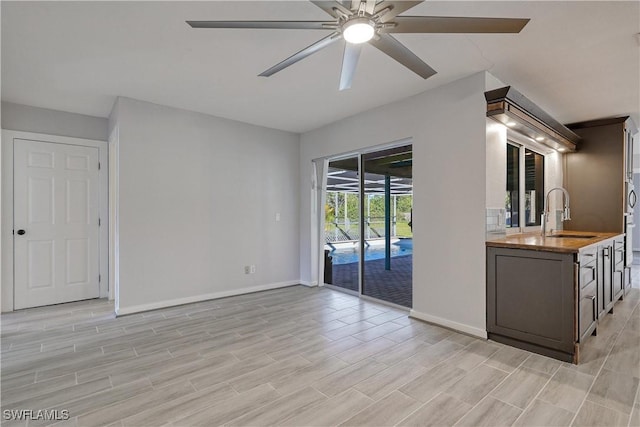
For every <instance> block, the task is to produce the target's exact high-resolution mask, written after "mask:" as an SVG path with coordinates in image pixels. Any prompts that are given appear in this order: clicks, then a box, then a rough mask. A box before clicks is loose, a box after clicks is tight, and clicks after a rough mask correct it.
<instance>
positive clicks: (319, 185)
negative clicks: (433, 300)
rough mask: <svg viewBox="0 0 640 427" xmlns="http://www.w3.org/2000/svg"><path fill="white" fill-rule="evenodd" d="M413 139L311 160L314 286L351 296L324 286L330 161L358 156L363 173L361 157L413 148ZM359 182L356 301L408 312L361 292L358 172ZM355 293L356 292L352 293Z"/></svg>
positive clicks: (362, 257) (330, 286) (312, 273)
mask: <svg viewBox="0 0 640 427" xmlns="http://www.w3.org/2000/svg"><path fill="white" fill-rule="evenodd" d="M413 143H414V142H413V138H412V137H408V138H402V139H399V140H396V141H393V142H388V143H384V144H379V145H373V146H370V147H363V148H360V149H356V150H351V151H346V152H343V153H339V154H334V155H330V156H323V157H318V158H315V159H312V160H311V162H312V164H315V166H312V170H313V171H314V178H315V181H314V182H315V184H314V185H313V190H314V192H315V194H312V200H313V199H314V198H315V200H316V202H315V203H317V205H316V209H313V208H312V209H311V212H312V221H311V227H312V229H311V235H312V236H316V237H317V238H315V239H314V238H313V237H312V239H311V258H312V259H315V271H314V270H312V272H311V277H312V283H317V284H318V285H319V286H327V287H329V288H331V289H336V290H338V291H341V292H345V293H352V291H349V290H345V289H342V288H340V287H339V286H333V285H329V284H327V283H324V242H325V237H324V227H325V221H324V219H325V214H324V208H323V207H324V205H325V203H326V194H327V189H326V179H327V169H328V166H329V162H331V161H333V160H341V159H348V158H351V157H357V158H358V171H359V172H360V171H361V170H362V166H363V165H362V161H363V160H362V158H363V156H364V155H365V154H368V153H374V152H376V151H381V150H386V149H389V148H394V147H401V146H403V145H409V144H411V145H413ZM319 169H321V170H322V173H320V171H319ZM359 175H360V182H359V185H358V197H359V198H360V203H359V205H360V206H359V209H358V214H359V219H358V222H359V224H360V242H359V247H360V251H359V252H360V254H359V259H358V292H357V295H356V296H358V297H359V298H364V299H369V300H371V301H375V302H377V303H381V304H385V305H390V306H393V307H396V308H399V309H405V310H410V309H409V308H407V307H402V306H400V305H397V304H393V303H390V302H388V301H384V300H379V299H377V298H373V297H370V296H367V295H364V294H363V293H362V281H363V272H364V262H363V260H364V239H363V238H362V237H363V236H364V232H363V229H364V224H363V223H362V218H363V216H364V203H363V201H362V191H361V189H362V187H363V185H364V174H362V173H360V174H359ZM411 276H412V279H411V280H412V282H413V273H412V275H411ZM412 287H413V283H412ZM354 294H355V293H354Z"/></svg>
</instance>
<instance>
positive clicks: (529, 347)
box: [488, 332, 578, 364]
mask: <svg viewBox="0 0 640 427" xmlns="http://www.w3.org/2000/svg"><path fill="white" fill-rule="evenodd" d="M488 335H489V339H490V340H493V341H495V342H499V343H501V344H506V345H510V346H512V347H516V348H519V349H521V350H526V351H530V352H532V353H538V354H541V355H543V356H547V357H551V358H553V359H557V360H561V361H563V362H569V363H574V364H577V363H578V357H577V356H578V353H577V351H578V345H577V344H576V346H575V347H574V349H575V350H574V351H576V353H575V354H570V353H565V352H563V351H558V350H554V349H552V348H547V347H542V346H539V345H536V344H531V343H529V342H524V341H520V340H517V339H513V338H509V337H505V336H504V335H499V334H494V333H491V332H489V333H488Z"/></svg>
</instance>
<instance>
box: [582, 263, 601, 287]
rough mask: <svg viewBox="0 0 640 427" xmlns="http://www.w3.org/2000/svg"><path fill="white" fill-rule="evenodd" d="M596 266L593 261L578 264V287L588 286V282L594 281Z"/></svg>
mask: <svg viewBox="0 0 640 427" xmlns="http://www.w3.org/2000/svg"><path fill="white" fill-rule="evenodd" d="M596 266H597V264H596V263H595V262H593V263H590V264H587V265H584V266H583V265H581V266H580V288H581V289H584V287H585V286H589V285H590V284H592V283H594V284H595V281H596V277H597V274H596Z"/></svg>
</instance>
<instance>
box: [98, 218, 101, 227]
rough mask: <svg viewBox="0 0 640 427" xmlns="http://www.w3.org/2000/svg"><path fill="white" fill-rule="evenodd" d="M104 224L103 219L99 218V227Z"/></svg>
mask: <svg viewBox="0 0 640 427" xmlns="http://www.w3.org/2000/svg"><path fill="white" fill-rule="evenodd" d="M101 226H102V220H101V219H100V218H98V227H101Z"/></svg>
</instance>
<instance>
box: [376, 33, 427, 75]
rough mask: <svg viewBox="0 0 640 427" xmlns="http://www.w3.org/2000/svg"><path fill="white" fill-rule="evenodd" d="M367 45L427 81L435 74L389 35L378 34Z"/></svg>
mask: <svg viewBox="0 0 640 427" xmlns="http://www.w3.org/2000/svg"><path fill="white" fill-rule="evenodd" d="M369 44H371V45H372V46H375V47H376V48H378V49H380V50H381V51H382V52H384V53H386V54H387V55H389V56H390V57H392V58H393V59H395V60H396V61H398V62H399V63H401V64H402V65H404V66H405V67H407V68H408V69H410V70H411V71H413V72H414V73H416V74H417V75H419V76H420V77H422V78H424V79H428V78H429V77H431V76H433V75H434V74H436V71H435V70H434V69H433V68H431V67H430V66H428V65H427V64H426V63H425V62H424V61H423V60H422V59H420V58H418V57H417V56H416V54H415V53H413V52H411V51H410V50H409V49H407V47H406V46H404V45H403V44H402V43H400V42H399V41H398V40H396V39H394V38H393V37H392V36H390V35H389V34H379V38H378V39H375V38H373V39H371V40H369Z"/></svg>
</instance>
